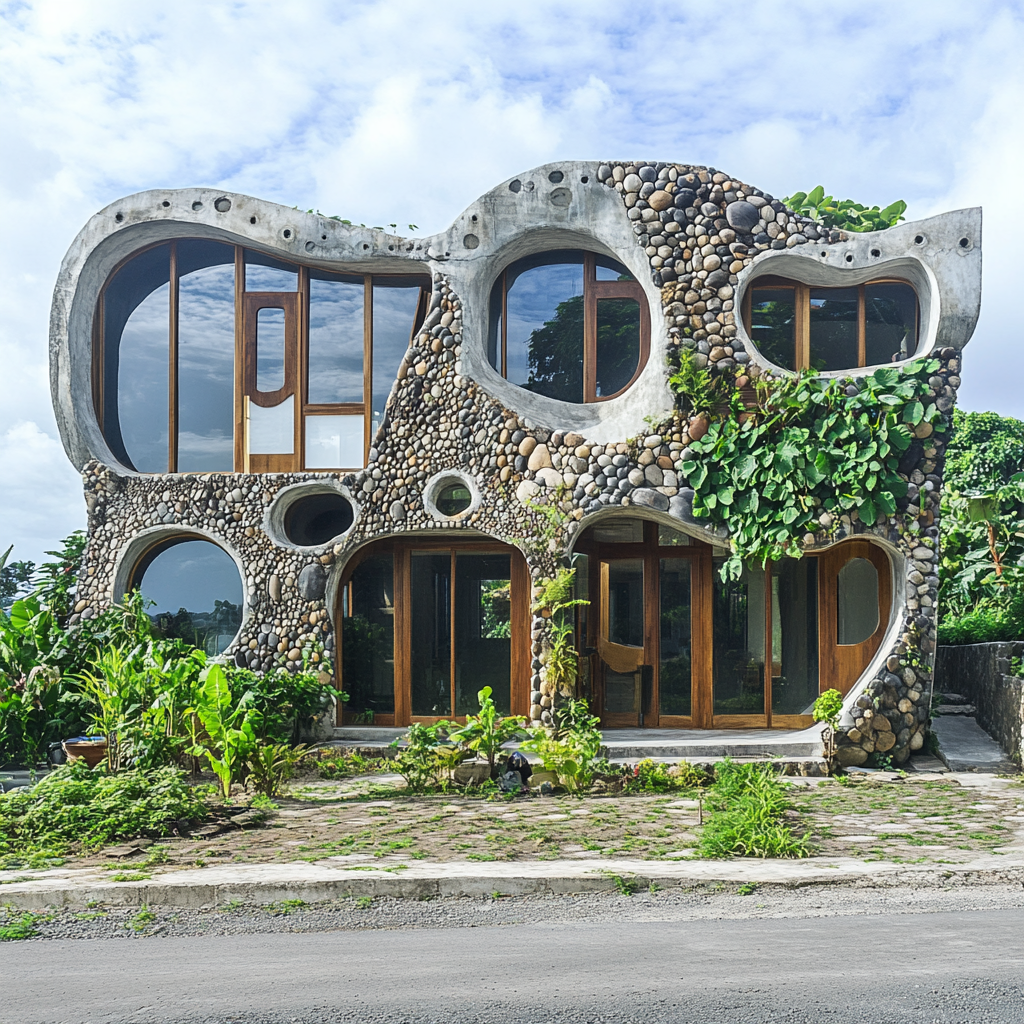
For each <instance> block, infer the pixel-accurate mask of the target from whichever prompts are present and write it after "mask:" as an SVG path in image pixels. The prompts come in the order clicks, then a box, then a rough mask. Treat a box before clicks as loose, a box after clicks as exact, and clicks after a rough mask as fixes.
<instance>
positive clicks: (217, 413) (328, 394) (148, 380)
mask: <svg viewBox="0 0 1024 1024" xmlns="http://www.w3.org/2000/svg"><path fill="white" fill-rule="evenodd" d="M429 289H430V281H429V279H428V278H425V277H420V276H401V277H399V276H382V275H377V274H375V275H372V276H371V275H346V274H333V273H328V272H326V271H321V270H313V269H310V268H307V267H301V266H298V265H295V264H290V263H286V262H283V261H281V260H277V259H275V258H273V257H271V256H268V255H266V254H264V253H259V252H255V251H253V250H250V249H243V248H241V247H240V246H233V245H227V244H225V243H223V242H215V241H211V240H208V239H180V240H177V241H173V242H164V243H162V244H159V245H156V246H153V247H151V248H149V249H145V250H143V251H141V252H139V253H136V254H135V255H134V256H132V257H131V258H129V259H128V260H126V261H125V262H124V263H123V264H122V265H121V266H120V267H118V268H117V270H116V271H115V272H114V274H113V275H112V276H111V277H110V279H109V280H108V282H107V284H106V286H105V287H104V289H103V291H102V293H101V296H100V302H99V308H98V311H97V317H96V335H95V338H96V340H95V358H94V377H93V381H94V385H93V386H94V401H95V405H96V409H97V413H98V415H99V419H100V425H101V427H102V429H103V434H104V437H105V438H106V440H107V443H108V445H109V446H110V449H111V451H112V452H113V453H114V455H115V457H116V458H117V459H118V460H119V461H121V462H122V463H124V464H125V465H127V466H130V467H132V468H134V469H136V470H138V471H139V472H142V473H165V472H172V473H174V472H231V471H232V470H238V471H251V472H266V471H271V472H273V471H277V472H286V471H292V470H298V469H358V468H361V467H362V466H363V465H364V463H365V458H366V452H367V449H368V447H369V443H370V439H371V438H372V436H373V434H374V433H375V431H376V429H377V427H378V426H379V425H380V423H381V421H382V420H383V417H384V404H385V402H386V401H387V397H388V393H389V392H390V390H391V385H392V383H393V381H394V379H395V374H396V373H397V370H398V366H399V363H400V362H401V360H402V356H403V355H404V353H405V350H406V348H407V347H408V345H409V341H410V339H411V337H412V334H413V332H414V331H415V329H416V327H417V326H418V324H419V323H421V322H422V320H423V317H424V315H425V312H426V304H427V298H428V293H429ZM236 313H237V314H240V315H236Z"/></svg>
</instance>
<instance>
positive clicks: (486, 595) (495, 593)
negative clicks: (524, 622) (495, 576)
mask: <svg viewBox="0 0 1024 1024" xmlns="http://www.w3.org/2000/svg"><path fill="white" fill-rule="evenodd" d="M511 587H512V585H511V583H510V582H509V581H508V580H481V581H480V638H481V639H482V640H508V639H510V638H511V636H512V589H511Z"/></svg>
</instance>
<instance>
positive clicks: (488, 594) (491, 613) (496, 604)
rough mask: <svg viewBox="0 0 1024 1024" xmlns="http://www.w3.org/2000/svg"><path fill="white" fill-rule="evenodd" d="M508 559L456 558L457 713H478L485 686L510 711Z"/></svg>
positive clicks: (501, 707)
mask: <svg viewBox="0 0 1024 1024" xmlns="http://www.w3.org/2000/svg"><path fill="white" fill-rule="evenodd" d="M511 579H512V574H511V560H510V558H509V556H508V555H468V554H461V553H459V554H457V555H456V557H455V714H456V715H467V714H476V712H477V711H478V710H479V702H478V701H477V693H478V692H479V691H480V690H481V689H483V687H485V686H489V687H491V689H492V690H493V691H494V692H493V693H492V694H491V696H492V699H493V700H494V703H495V706H496V707H497V709H498V711H499V712H500V713H501V714H503V715H507V714H510V713H511V710H512V689H511V679H512V652H511V637H512V597H511V587H512V584H511Z"/></svg>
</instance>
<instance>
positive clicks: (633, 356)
mask: <svg viewBox="0 0 1024 1024" xmlns="http://www.w3.org/2000/svg"><path fill="white" fill-rule="evenodd" d="M639 362H640V303H638V302H637V301H636V300H635V299H600V300H599V301H598V303H597V394H598V397H599V398H602V397H607V396H608V395H614V394H615V393H616V392H618V391H621V390H622V389H623V388H624V387H625V386H626V385H627V384H628V383H629V382H630V380H632V378H633V374H634V373H636V368H637V365H638V364H639Z"/></svg>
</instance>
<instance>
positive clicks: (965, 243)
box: [960, 238, 971, 249]
mask: <svg viewBox="0 0 1024 1024" xmlns="http://www.w3.org/2000/svg"><path fill="white" fill-rule="evenodd" d="M970 247H971V240H970V239H969V238H961V239H960V248H961V249H970Z"/></svg>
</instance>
